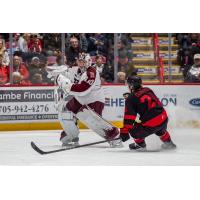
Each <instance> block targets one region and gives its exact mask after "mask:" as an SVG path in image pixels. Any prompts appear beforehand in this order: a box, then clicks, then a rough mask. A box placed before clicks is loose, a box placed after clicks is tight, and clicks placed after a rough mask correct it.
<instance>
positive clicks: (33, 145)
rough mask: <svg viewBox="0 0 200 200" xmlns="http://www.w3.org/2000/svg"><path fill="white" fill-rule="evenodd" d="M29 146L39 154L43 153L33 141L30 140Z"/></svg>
mask: <svg viewBox="0 0 200 200" xmlns="http://www.w3.org/2000/svg"><path fill="white" fill-rule="evenodd" d="M31 147H32V148H33V149H34V150H35V151H37V152H38V153H39V154H41V155H43V154H45V152H44V151H42V150H41V149H40V148H39V147H37V146H36V144H35V143H34V142H31Z"/></svg>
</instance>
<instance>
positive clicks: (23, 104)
mask: <svg viewBox="0 0 200 200" xmlns="http://www.w3.org/2000/svg"><path fill="white" fill-rule="evenodd" d="M148 87H150V88H152V89H153V90H154V91H155V93H156V94H157V95H158V97H159V99H160V101H161V102H162V104H163V105H164V107H165V108H166V110H167V111H168V115H169V119H170V125H171V126H174V127H187V126H188V127H191V126H193V127H199V126H200V85H149V86H148ZM103 90H104V94H105V109H104V111H103V117H104V118H105V119H107V120H109V121H112V122H122V120H123V114H124V104H125V101H124V98H123V93H125V92H127V91H128V88H127V86H123V85H115V86H114V85H112V86H111V85H107V86H103ZM57 121H58V115H57V111H56V109H55V107H54V87H22V88H19V87H5V88H4V87H1V90H0V125H1V124H14V123H32V122H34V123H35V122H38V123H41V122H57Z"/></svg>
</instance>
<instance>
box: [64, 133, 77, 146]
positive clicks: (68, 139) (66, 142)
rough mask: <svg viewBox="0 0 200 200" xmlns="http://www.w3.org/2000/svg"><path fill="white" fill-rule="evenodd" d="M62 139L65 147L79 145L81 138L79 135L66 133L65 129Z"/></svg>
mask: <svg viewBox="0 0 200 200" xmlns="http://www.w3.org/2000/svg"><path fill="white" fill-rule="evenodd" d="M60 141H61V142H62V146H63V147H68V146H78V145H79V138H78V137H75V138H71V137H69V136H68V135H67V134H66V133H65V131H62V132H61V136H60Z"/></svg>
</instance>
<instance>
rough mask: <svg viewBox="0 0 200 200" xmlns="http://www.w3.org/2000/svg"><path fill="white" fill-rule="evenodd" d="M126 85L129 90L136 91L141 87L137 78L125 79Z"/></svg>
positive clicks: (140, 80)
mask: <svg viewBox="0 0 200 200" xmlns="http://www.w3.org/2000/svg"><path fill="white" fill-rule="evenodd" d="M127 84H128V85H129V87H130V89H131V90H134V91H135V90H137V89H139V88H141V87H142V79H141V78H140V77H139V76H136V75H135V76H129V77H128V78H127Z"/></svg>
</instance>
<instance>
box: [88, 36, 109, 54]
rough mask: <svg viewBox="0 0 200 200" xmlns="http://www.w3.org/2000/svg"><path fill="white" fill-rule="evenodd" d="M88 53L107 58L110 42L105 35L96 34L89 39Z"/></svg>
mask: <svg viewBox="0 0 200 200" xmlns="http://www.w3.org/2000/svg"><path fill="white" fill-rule="evenodd" d="M88 52H89V54H90V55H91V56H95V55H98V54H101V55H104V56H107V53H108V41H107V38H106V35H105V34H103V33H94V34H91V36H90V37H89V38H88Z"/></svg>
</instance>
